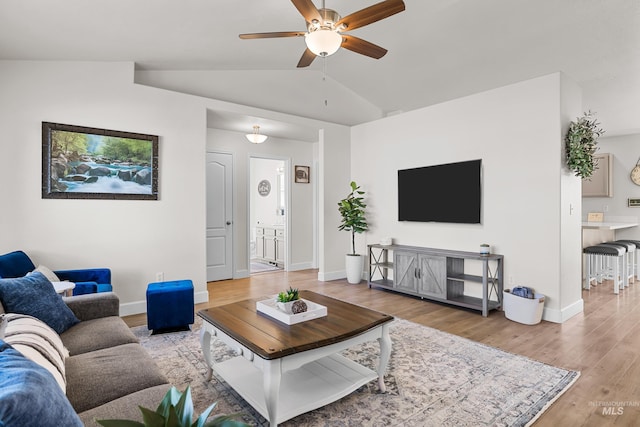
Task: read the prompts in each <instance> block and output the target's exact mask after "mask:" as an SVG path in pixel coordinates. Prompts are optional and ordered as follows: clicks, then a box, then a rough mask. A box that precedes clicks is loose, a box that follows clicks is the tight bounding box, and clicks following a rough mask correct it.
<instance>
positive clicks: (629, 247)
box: [601, 241, 636, 289]
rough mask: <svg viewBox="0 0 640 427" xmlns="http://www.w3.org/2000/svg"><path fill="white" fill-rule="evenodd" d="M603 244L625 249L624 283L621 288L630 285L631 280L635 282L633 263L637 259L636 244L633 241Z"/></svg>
mask: <svg viewBox="0 0 640 427" xmlns="http://www.w3.org/2000/svg"><path fill="white" fill-rule="evenodd" d="M601 244H602V245H613V246H622V247H623V248H624V250H625V255H624V262H623V263H622V271H621V272H620V276H621V278H622V285H621V288H620V289H623V288H626V287H627V286H629V281H631V282H633V265H634V260H635V253H636V245H634V244H633V243H625V242H618V241H615V242H605V243H601Z"/></svg>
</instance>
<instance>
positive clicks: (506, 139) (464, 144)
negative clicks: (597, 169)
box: [351, 74, 581, 321]
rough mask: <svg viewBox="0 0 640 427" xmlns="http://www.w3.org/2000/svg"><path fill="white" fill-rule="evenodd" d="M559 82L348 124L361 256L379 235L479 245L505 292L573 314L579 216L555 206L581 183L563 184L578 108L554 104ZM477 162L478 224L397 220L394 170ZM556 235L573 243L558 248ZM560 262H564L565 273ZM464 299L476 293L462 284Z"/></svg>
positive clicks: (420, 242) (571, 93) (438, 244)
mask: <svg viewBox="0 0 640 427" xmlns="http://www.w3.org/2000/svg"><path fill="white" fill-rule="evenodd" d="M564 83H565V80H564V78H563V77H562V76H561V75H560V74H553V75H550V76H544V77H540V78H537V79H532V80H529V81H526V82H522V83H518V84H514V85H509V86H505V87H502V88H498V89H495V90H491V91H487V92H483V93H479V94H476V95H472V96H469V97H465V98H460V99H456V100H453V101H450V102H446V103H443V104H439V105H435V106H432V107H427V108H424V109H420V110H416V111H412V112H409V113H405V114H401V115H396V116H392V117H388V118H385V119H382V120H378V121H375V122H372V123H366V124H363V125H359V126H355V127H353V128H352V133H351V139H352V144H351V171H352V173H351V176H352V178H353V179H354V180H356V181H357V183H358V184H360V185H361V186H362V188H363V190H365V191H366V192H367V202H368V205H369V206H368V217H369V218H370V230H369V231H368V232H367V233H366V234H365V236H361V237H362V238H360V239H359V241H358V244H359V252H360V253H365V250H366V248H365V244H366V243H377V242H378V241H379V240H380V238H381V237H387V236H388V237H392V238H394V243H397V244H403V245H414V246H426V247H434V248H443V249H454V250H464V251H474V252H475V251H477V250H478V245H479V244H480V243H484V242H486V243H489V244H491V245H492V250H493V252H496V253H501V254H503V255H504V256H505V278H506V285H505V287H509V286H513V284H518V285H525V286H531V287H534V288H535V289H536V290H537V291H538V292H540V293H543V294H545V295H547V296H548V298H547V299H546V304H545V314H544V316H545V319H547V320H553V321H563V320H564V319H566V318H567V317H568V316H570V315H571V314H575V305H576V304H577V306H578V307H579V308H581V303H580V301H581V300H580V291H579V289H580V269H579V266H580V257H581V251H580V249H579V248H580V240H579V236H580V234H579V233H580V215H579V212H578V214H577V215H573V216H571V215H570V214H569V213H568V211H569V210H568V209H566V211H567V213H564V210H563V209H562V208H563V205H562V203H563V202H562V199H563V198H564V197H568V195H571V194H572V193H576V195H575V197H574V199H575V200H578V201H579V197H580V196H579V183H577V184H575V185H573V189H572V188H571V185H569V184H563V183H562V181H563V180H565V179H566V180H571V177H568V176H566V175H567V173H566V170H565V169H564V167H563V164H562V161H561V159H562V153H563V149H562V147H563V137H562V131H563V129H562V122H564V121H566V118H565V115H566V113H565V112H564V110H565V109H570V108H574V109H576V108H577V109H578V110H577V111H574V114H576V115H577V114H578V113H579V107H580V105H579V104H580V101H579V99H578V101H577V102H575V101H574V102H567V101H561V100H562V99H563V98H564V97H575V96H577V93H576V91H575V90H562V87H563V84H564ZM478 158H480V159H482V162H483V171H482V173H483V185H482V191H483V193H482V205H483V208H482V224H479V225H476V224H443V223H409V222H398V220H397V170H398V169H405V168H412V167H420V166H428V165H435V164H441V163H450V162H457V161H463V160H472V159H478ZM437 185H446V183H438V184H437ZM561 190H562V191H561ZM576 204H579V203H577V202H576ZM565 216H566V218H565ZM564 228H567V229H568V230H570V231H569V232H568V235H574V236H578V238H577V240H576V242H574V243H573V244H571V245H568V246H566V247H565V246H563V245H561V244H560V243H561V242H560V240H561V236H562V235H563V233H562V231H563V229H564ZM576 245H577V246H576ZM561 260H562V262H564V263H569V264H571V268H569V269H568V270H567V272H566V274H565V273H564V272H562V271H561ZM563 287H570V288H572V289H574V288H575V290H574V291H573V292H571V293H570V295H571V297H570V298H571V299H569V298H565V299H564V300H563V297H561V288H563ZM468 293H469V294H472V295H478V294H479V293H480V289H479V287H478V286H477V285H476V286H474V284H469V286H468Z"/></svg>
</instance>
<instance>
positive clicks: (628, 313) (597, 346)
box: [125, 270, 640, 427]
mask: <svg viewBox="0 0 640 427" xmlns="http://www.w3.org/2000/svg"><path fill="white" fill-rule="evenodd" d="M289 286H293V287H294V288H299V289H309V290H312V291H315V292H318V293H321V294H325V295H329V296H332V297H334V298H340V299H343V300H345V301H348V302H352V303H354V304H359V305H363V306H366V307H369V308H371V309H374V310H378V311H381V312H384V313H388V314H391V315H393V316H396V317H400V318H403V319H407V320H410V321H413V322H416V323H420V324H422V325H425V326H430V327H432V328H436V329H439V330H442V331H446V332H449V333H452V334H455V335H459V336H462V337H466V338H469V339H471V340H474V341H478V342H482V343H485V344H487V345H491V346H493V347H497V348H500V349H502V350H505V351H508V352H511V353H516V354H521V355H524V356H527V357H530V358H532V359H535V360H539V361H541V362H545V363H548V364H550V365H554V366H559V367H562V368H566V369H572V370H577V371H580V372H581V376H580V378H579V379H578V381H577V382H576V383H575V384H574V385H573V386H572V387H571V389H570V390H569V391H567V392H566V393H565V394H564V395H563V396H562V397H560V399H558V400H557V401H556V402H555V403H554V404H553V405H552V406H551V408H549V409H548V410H547V411H546V412H545V413H544V414H543V415H542V417H541V418H540V419H539V420H538V421H537V422H536V423H535V425H536V426H558V427H560V426H638V425H640V360H639V358H640V304H639V303H640V281H639V282H636V284H634V285H631V286H630V287H628V288H626V289H625V290H623V291H621V292H620V294H619V295H614V294H613V289H612V286H611V284H606V283H605V284H603V285H599V286H597V287H592V288H591V290H590V291H583V299H584V302H585V309H584V312H583V313H581V314H579V315H577V316H574V317H573V318H571V319H569V320H568V321H567V322H565V323H563V324H556V323H550V322H546V321H542V322H541V323H540V324H538V325H534V326H529V325H522V324H519V323H516V322H512V321H510V320H508V319H506V318H505V317H504V313H503V312H500V311H492V312H490V314H489V316H488V317H486V318H484V317H482V316H481V315H480V314H479V312H475V311H466V310H462V309H460V308H455V307H449V306H446V305H441V304H435V303H431V302H428V301H424V300H420V299H417V298H411V297H407V296H404V295H400V294H396V293H393V292H389V291H384V290H379V289H369V288H368V287H367V285H366V283H365V282H361V283H360V284H359V285H350V284H348V283H347V282H346V281H345V280H336V281H331V282H320V281H318V280H317V270H305V271H298V272H273V273H272V272H269V273H261V274H255V275H253V276H251V277H250V278H247V279H238V280H226V281H220V282H210V283H209V284H208V290H209V302H208V303H205V304H199V305H197V306H196V310H200V309H203V308H206V307H210V306H217V305H222V304H226V303H229V302H233V301H238V300H242V299H246V298H254V297H256V298H257V297H260V296H266V295H273V294H275V293H277V292H279V291H281V290H284V289H286V288H287V287H289ZM125 321H126V322H127V323H128V324H129V326H138V325H145V324H146V317H145V316H144V315H135V316H128V317H126V318H125ZM613 405H628V406H619V407H613V408H612V406H613Z"/></svg>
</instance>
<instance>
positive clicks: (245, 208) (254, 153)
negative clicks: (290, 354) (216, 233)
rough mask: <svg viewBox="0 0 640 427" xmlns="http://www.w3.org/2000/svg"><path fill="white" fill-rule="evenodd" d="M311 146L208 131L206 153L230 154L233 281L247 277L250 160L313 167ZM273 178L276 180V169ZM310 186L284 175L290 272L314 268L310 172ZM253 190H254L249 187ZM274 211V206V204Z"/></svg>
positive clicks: (249, 224)
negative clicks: (287, 191) (283, 161)
mask: <svg viewBox="0 0 640 427" xmlns="http://www.w3.org/2000/svg"><path fill="white" fill-rule="evenodd" d="M314 145H317V144H313V143H307V142H300V141H290V140H285V139H278V138H269V139H267V141H266V142H265V143H263V144H257V145H256V144H250V143H249V142H247V140H246V138H245V136H244V134H241V133H237V132H230V131H226V130H221V129H207V150H209V151H220V152H225V153H232V154H233V180H234V183H233V186H234V224H236V225H237V226H236V227H234V236H233V242H234V257H235V270H234V273H233V274H234V278H239V277H247V276H248V275H249V265H248V259H249V246H248V245H249V239H250V236H251V228H252V227H254V226H255V224H253V223H252V222H251V220H250V218H249V198H250V191H249V189H250V188H253V187H255V185H253V184H252V183H250V182H249V178H250V176H249V175H250V173H249V170H250V169H249V167H250V162H249V161H250V158H251V157H260V158H267V159H268V158H277V159H287V160H288V161H289V163H290V165H291V167H290V168H291V169H293V166H294V165H312V164H313V163H314V162H315V158H314ZM273 169H274V178H275V168H273ZM311 172H312V180H311V184H296V183H294V182H293V171H292V170H288V171H285V179H287V180H288V181H289V187H290V194H289V212H288V213H287V214H288V215H289V225H290V228H289V229H287V230H286V231H285V232H286V233H287V236H288V239H287V241H288V243H289V245H288V246H287V253H288V254H289V258H288V259H289V263H288V268H289V270H301V269H306V268H312V267H314V266H315V265H314V245H315V244H316V242H317V239H316V237H315V236H314V215H313V212H314V210H315V209H316V208H317V206H316V205H315V203H314V188H316V184H315V180H313V174H314V171H313V169H312V170H311ZM271 183H272V190H271V191H272V194H273V197H275V191H276V185H275V179H273V180H271ZM252 186H253V187H252ZM274 209H275V202H274Z"/></svg>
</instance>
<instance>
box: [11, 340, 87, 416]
mask: <svg viewBox="0 0 640 427" xmlns="http://www.w3.org/2000/svg"><path fill="white" fill-rule="evenodd" d="M0 425H2V426H21V427H40V426H69V427H82V426H83V424H82V421H80V418H79V417H78V415H77V414H76V412H75V411H74V410H73V408H72V407H71V405H70V403H69V401H68V400H67V398H66V397H65V396H64V393H62V390H60V387H58V385H57V383H56V382H55V380H54V379H53V377H52V376H51V374H50V373H49V372H48V371H47V370H46V369H44V368H42V367H41V366H39V365H38V364H36V363H35V362H33V361H31V360H29V359H27V358H26V357H24V356H23V355H22V354H21V353H20V352H19V351H17V350H15V349H14V348H12V347H11V346H10V345H9V344H7V343H5V342H4V341H2V340H0Z"/></svg>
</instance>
